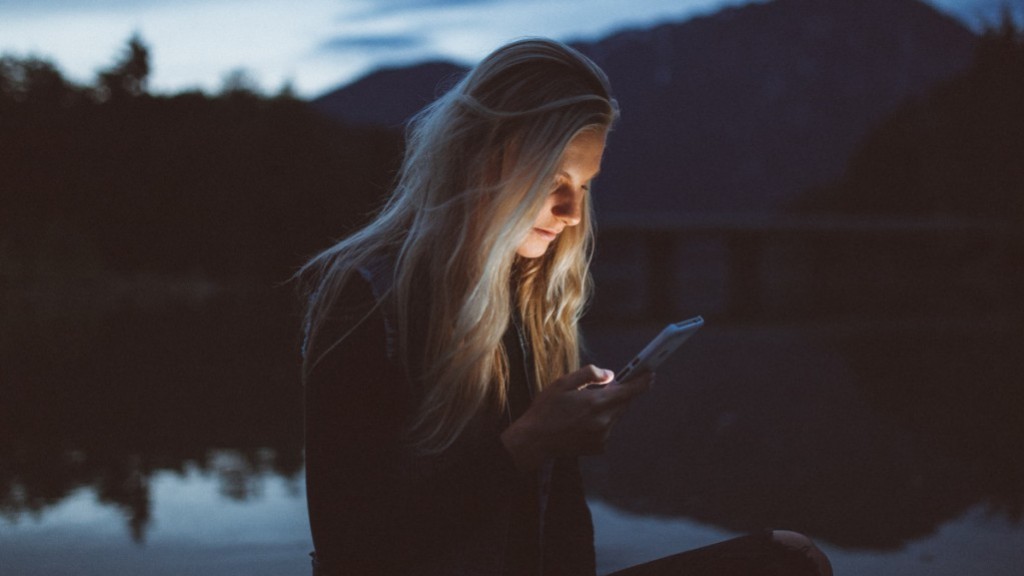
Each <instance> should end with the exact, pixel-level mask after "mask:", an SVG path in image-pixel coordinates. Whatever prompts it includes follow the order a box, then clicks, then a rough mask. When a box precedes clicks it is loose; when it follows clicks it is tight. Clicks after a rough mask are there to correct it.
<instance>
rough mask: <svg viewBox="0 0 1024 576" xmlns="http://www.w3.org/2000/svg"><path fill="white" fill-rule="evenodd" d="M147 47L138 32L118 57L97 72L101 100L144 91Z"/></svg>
mask: <svg viewBox="0 0 1024 576" xmlns="http://www.w3.org/2000/svg"><path fill="white" fill-rule="evenodd" d="M149 73H150V66H149V48H148V47H147V46H146V45H145V44H144V43H143V41H142V38H141V37H140V36H139V34H138V33H136V34H135V35H133V36H132V37H131V38H130V39H129V40H128V44H127V46H125V49H124V52H123V53H122V54H121V57H120V59H119V60H118V61H117V62H116V63H115V64H114V65H113V66H112V67H111V68H110V69H108V70H105V71H102V72H100V74H99V78H98V81H99V89H100V97H101V99H103V100H121V99H124V98H136V97H139V96H142V95H143V94H145V93H146V88H147V87H146V84H147V81H148V79H149Z"/></svg>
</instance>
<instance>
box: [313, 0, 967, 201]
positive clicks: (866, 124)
mask: <svg viewBox="0 0 1024 576" xmlns="http://www.w3.org/2000/svg"><path fill="white" fill-rule="evenodd" d="M976 41H977V37H976V36H975V35H974V33H972V32H971V31H970V30H968V29H967V28H966V27H965V26H964V25H962V24H961V23H959V22H958V21H956V20H954V19H953V18H952V17H951V16H948V15H946V14H944V13H942V12H939V11H937V10H936V9H934V8H932V7H931V6H929V5H927V4H925V3H923V2H921V1H919V0H775V1H773V2H768V3H755V4H749V5H745V6H741V7H734V8H727V9H724V10H722V11H720V12H717V13H715V14H713V15H710V16H705V17H700V18H695V19H692V20H689V21H686V22H682V23H670V24H663V25H660V26H658V27H655V28H652V29H643V30H628V31H624V32H620V33H617V34H614V35H611V36H609V37H607V38H604V39H602V40H600V41H597V42H593V43H586V44H578V45H577V46H578V47H579V48H580V49H581V50H582V51H583V52H585V53H586V54H588V55H589V56H591V57H592V58H593V59H594V60H595V61H596V62H597V63H598V64H600V65H601V67H602V68H603V69H604V70H605V71H606V72H607V73H608V76H609V77H610V78H611V81H612V86H613V89H614V92H615V94H616V97H617V98H618V100H619V104H620V107H621V109H622V119H621V121H620V123H619V124H618V125H617V126H616V129H615V132H614V134H613V135H612V137H611V139H610V141H609V148H608V152H607V154H606V160H605V165H604V167H603V169H602V176H601V180H600V182H599V183H598V184H597V187H596V190H597V192H596V194H597V206H598V210H599V211H601V212H602V213H604V214H609V213H614V214H651V213H661V214H663V213H687V214H695V213H771V212H777V211H780V210H783V209H785V207H786V206H787V205H788V204H790V203H791V202H792V200H793V199H794V198H795V197H797V196H798V195H799V194H800V193H801V192H802V191H804V190H806V189H807V188H809V187H812V186H816V185H819V184H822V183H824V182H829V181H831V180H834V179H836V178H837V177H838V176H839V175H840V174H841V172H842V169H843V166H844V165H845V163H846V161H847V159H848V157H849V155H850V154H851V152H852V151H853V149H854V147H855V145H856V143H857V142H858V141H860V140H861V139H862V138H863V136H864V135H865V134H866V133H867V132H868V130H870V129H871V128H872V127H873V126H874V125H876V124H877V123H879V122H880V121H881V120H882V119H883V118H884V116H885V115H886V114H888V113H889V112H891V111H892V110H893V109H895V108H896V107H897V106H898V105H899V104H901V103H903V102H905V101H906V100H907V99H909V98H913V97H915V96H919V95H922V94H923V93H925V92H926V91H927V90H928V89H929V88H930V87H932V86H934V85H935V84H936V83H938V82H940V81H942V80H945V79H947V78H950V77H952V76H953V75H955V74H956V73H958V72H960V71H962V70H964V69H965V68H966V67H967V66H968V64H969V63H970V60H971V57H972V53H973V50H974V46H975V43H976ZM455 73H457V69H456V68H454V67H452V66H451V65H447V66H445V65H443V64H430V65H421V66H417V67H413V68H410V69H407V70H406V71H395V70H391V71H387V72H382V73H379V74H377V75H373V76H370V77H367V78H365V79H364V80H361V81H359V82H356V83H355V84H352V85H350V86H347V87H344V88H341V89H339V90H337V91H334V92H332V93H329V94H327V95H325V96H323V97H321V98H319V99H317V100H316V101H315V102H314V105H315V106H316V107H318V108H319V109H321V110H324V111H327V112H328V113H329V114H331V115H332V116H334V117H336V118H340V119H343V120H345V121H348V122H356V123H358V122H362V121H363V120H362V118H365V117H367V116H368V115H369V112H368V111H369V110H372V109H379V110H381V114H380V115H379V116H376V117H374V118H373V121H374V122H376V123H379V124H385V125H391V126H395V125H398V124H400V123H401V122H402V121H403V120H404V118H406V117H408V115H409V114H411V113H412V111H414V110H415V108H417V107H419V106H420V105H421V104H419V103H420V102H426V101H429V99H430V98H431V97H432V96H433V95H434V94H436V93H437V90H438V89H439V86H442V82H443V81H450V79H451V76H452V74H455ZM446 79H447V80H446ZM384 102H386V103H387V104H386V106H387V108H386V111H387V114H384V111H385V108H383V107H381V106H382V103H384Z"/></svg>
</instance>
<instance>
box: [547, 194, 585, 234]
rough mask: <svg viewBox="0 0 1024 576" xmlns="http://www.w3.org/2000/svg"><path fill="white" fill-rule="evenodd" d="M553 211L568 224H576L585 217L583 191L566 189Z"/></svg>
mask: <svg viewBox="0 0 1024 576" xmlns="http://www.w3.org/2000/svg"><path fill="white" fill-rule="evenodd" d="M552 211H553V212H554V214H555V216H556V217H558V219H559V220H561V221H562V223H564V224H565V225H566V226H575V225H577V224H579V223H580V220H582V219H583V192H582V191H575V190H566V192H565V193H564V194H559V198H558V201H557V202H556V203H555V205H554V206H553V207H552Z"/></svg>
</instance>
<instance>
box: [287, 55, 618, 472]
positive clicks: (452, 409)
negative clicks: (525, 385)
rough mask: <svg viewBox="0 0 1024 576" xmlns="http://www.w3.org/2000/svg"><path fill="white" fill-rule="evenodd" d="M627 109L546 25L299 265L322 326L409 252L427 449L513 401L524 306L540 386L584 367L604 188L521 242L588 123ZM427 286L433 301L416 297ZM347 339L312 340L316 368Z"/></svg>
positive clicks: (458, 92)
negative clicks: (510, 336)
mask: <svg viewBox="0 0 1024 576" xmlns="http://www.w3.org/2000/svg"><path fill="white" fill-rule="evenodd" d="M617 114H618V110H617V105H616V104H615V101H614V100H613V99H612V97H611V95H610V90H609V86H608V80H607V78H606V77H605V75H604V73H603V72H602V71H601V70H600V69H599V68H598V67H597V66H596V65H595V64H594V63H593V62H591V61H590V60H589V59H588V58H586V57H585V56H583V55H582V54H580V53H579V52H577V51H576V50H574V49H572V48H569V47H568V46H565V45H564V44H561V43H558V42H554V41H551V40H545V39H524V40H519V41H515V42H512V43H510V44H507V45H505V46H503V47H501V48H499V49H497V50H496V51H494V52H493V53H491V54H490V55H489V56H487V57H486V58H485V59H484V60H483V61H481V62H480V63H479V64H478V65H477V66H476V67H475V68H473V69H472V70H471V71H470V72H469V73H468V74H467V75H466V76H465V77H464V78H463V79H462V80H461V81H460V82H459V83H458V84H456V85H455V86H454V87H453V88H452V89H451V90H450V91H449V92H447V93H446V94H445V95H443V96H441V97H440V98H439V99H438V100H436V101H435V102H434V103H433V104H431V105H429V106H428V107H427V108H425V109H424V110H423V111H421V112H420V113H419V114H417V115H416V116H414V117H413V118H412V119H411V120H410V122H409V125H408V127H407V131H406V154H405V158H404V161H403V163H402V167H401V170H400V172H399V175H398V179H397V183H396V185H395V188H394V191H393V193H392V195H391V196H390V198H389V200H388V201H387V203H386V204H385V205H384V207H383V209H382V210H381V211H380V213H379V214H378V215H377V217H376V218H375V219H374V220H373V221H372V222H371V223H370V224H369V225H367V226H366V227H364V228H362V229H361V230H359V231H357V232H356V233H354V234H353V235H351V236H349V237H347V238H345V239H344V240H342V241H340V242H338V243H337V244H335V245H334V246H332V247H331V248H329V249H327V250H325V251H324V252H322V253H320V254H319V255H317V256H316V257H314V258H313V259H312V260H310V261H309V262H308V263H307V264H306V265H305V266H304V267H303V268H302V269H301V270H300V271H299V273H298V276H299V277H300V279H301V280H302V286H303V287H304V289H305V291H306V292H305V293H306V295H307V297H308V307H307V314H306V318H307V323H308V324H307V329H308V331H309V332H308V337H309V341H310V342H316V341H317V337H318V336H319V334H320V332H321V328H322V327H323V325H324V323H325V320H326V318H327V317H328V315H329V313H330V311H331V308H332V306H333V304H334V302H335V300H336V298H337V295H338V293H339V292H340V291H341V289H342V288H343V287H344V285H345V283H346V282H347V281H348V280H349V278H350V275H351V274H352V272H353V270H354V269H355V268H357V267H359V266H360V265H363V264H366V263H367V262H369V261H370V260H372V259H375V258H378V257H380V256H381V255H384V254H387V255H390V257H392V258H393V259H394V262H395V267H394V275H395V276H394V282H393V284H392V290H391V293H390V294H389V296H388V297H389V298H391V299H392V300H391V303H392V304H393V310H394V311H395V315H396V317H397V324H398V333H399V350H400V353H401V355H402V358H403V359H404V360H405V366H406V368H407V369H408V370H409V371H410V377H412V378H414V379H415V380H416V381H417V382H419V383H421V384H422V394H421V397H420V398H419V404H418V407H417V409H416V410H415V413H414V416H413V419H412V421H411V422H410V427H409V430H408V433H409V440H410V442H411V444H412V445H413V446H414V447H415V448H416V449H417V450H418V451H420V452H421V453H439V452H442V451H444V450H445V449H446V448H448V447H449V446H451V445H452V443H453V442H454V441H455V440H456V439H457V438H458V437H459V435H460V434H461V433H462V432H463V431H465V430H466V428H467V426H468V425H469V424H470V422H471V421H473V419H474V418H475V417H477V416H478V415H480V414H481V413H483V411H485V410H495V409H501V407H502V406H503V404H504V402H505V383H506V380H507V378H508V367H507V363H508V362H507V355H506V353H505V350H504V348H503V346H502V336H503V334H504V333H505V331H506V329H507V327H508V323H509V319H510V313H511V311H512V310H511V306H513V305H515V306H517V307H518V309H519V312H520V314H521V315H522V318H523V320H524V327H525V331H526V333H527V338H528V339H529V341H530V343H531V344H532V351H533V357H534V361H535V362H534V364H535V369H534V370H535V374H534V376H535V381H536V382H537V383H538V385H539V386H542V385H543V384H545V383H549V382H551V381H552V380H554V379H556V378H558V377H559V376H561V375H563V374H565V373H567V372H570V371H572V370H575V369H576V368H578V366H579V345H580V340H579V333H578V321H579V318H580V315H581V314H582V311H583V308H584V305H585V302H586V300H587V297H588V296H589V290H590V276H589V271H588V270H589V261H590V255H591V250H592V244H593V231H592V224H591V222H592V216H591V206H590V200H589V198H586V197H585V198H584V201H583V206H582V207H581V212H582V215H581V221H580V223H579V224H578V225H576V226H574V227H568V228H566V229H565V230H564V231H563V232H562V233H561V234H560V235H559V236H558V238H557V239H556V240H555V241H554V242H553V243H552V245H551V246H549V248H548V251H547V252H546V253H545V255H543V256H542V257H540V258H535V259H524V258H521V257H519V256H518V255H517V254H516V250H517V247H518V246H519V244H520V243H521V242H522V241H523V239H525V238H526V236H527V234H528V233H529V231H530V230H531V228H532V226H533V222H534V219H535V218H536V215H537V214H538V212H539V211H540V210H541V208H542V207H543V204H544V202H545V199H546V198H547V196H548V195H549V194H550V193H551V189H552V183H553V182H554V179H555V172H556V170H557V169H558V166H559V163H560V161H561V159H562V156H563V153H564V151H565V149H566V146H567V145H568V144H569V142H570V141H571V140H572V139H573V138H574V137H575V136H576V135H578V134H580V133H581V132H583V131H586V130H608V129H609V128H610V127H611V125H612V124H613V122H614V120H615V118H616V116H617ZM424 298H425V299H426V301H427V302H429V305H428V306H426V307H425V308H426V309H425V310H419V309H417V310H414V309H413V306H412V305H411V303H412V302H413V301H422V299H424ZM513 300H515V302H514V303H513ZM415 314H420V315H425V318H422V319H419V318H418V317H417V319H414V315H415ZM414 322H416V323H417V326H420V325H422V326H423V327H424V329H423V330H422V331H421V332H422V334H421V337H422V341H420V338H417V341H412V339H410V338H409V332H410V330H409V327H410V325H411V324H412V323H414ZM417 334H419V332H417ZM342 339H344V336H342ZM325 344H326V346H325ZM336 344H337V343H323V342H321V343H318V344H317V345H315V346H312V347H310V348H309V350H320V352H318V353H315V354H309V353H307V355H306V358H305V359H304V364H303V374H304V376H308V374H309V373H310V372H311V371H312V370H313V368H314V367H315V366H316V363H317V362H318V361H319V359H320V358H321V357H322V356H323V354H325V353H326V351H327V350H329V349H330V347H332V346H333V345H336ZM409 358H421V359H422V361H420V362H419V363H417V365H415V366H413V365H411V363H410V361H409Z"/></svg>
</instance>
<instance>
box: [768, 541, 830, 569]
mask: <svg viewBox="0 0 1024 576" xmlns="http://www.w3.org/2000/svg"><path fill="white" fill-rule="evenodd" d="M772 540H773V541H774V542H775V543H777V544H779V545H781V546H784V547H785V548H787V549H789V550H792V551H794V552H800V553H801V554H803V555H804V556H805V557H806V558H808V559H809V560H811V561H812V562H813V563H814V566H815V567H816V569H817V573H818V575H819V576H832V563H831V562H829V560H828V556H826V555H825V553H824V552H822V551H821V549H820V548H818V547H817V546H816V545H815V544H814V542H812V541H811V539H810V538H808V537H807V536H804V535H803V534H800V533H799V532H792V531H790V530H773V531H772Z"/></svg>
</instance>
